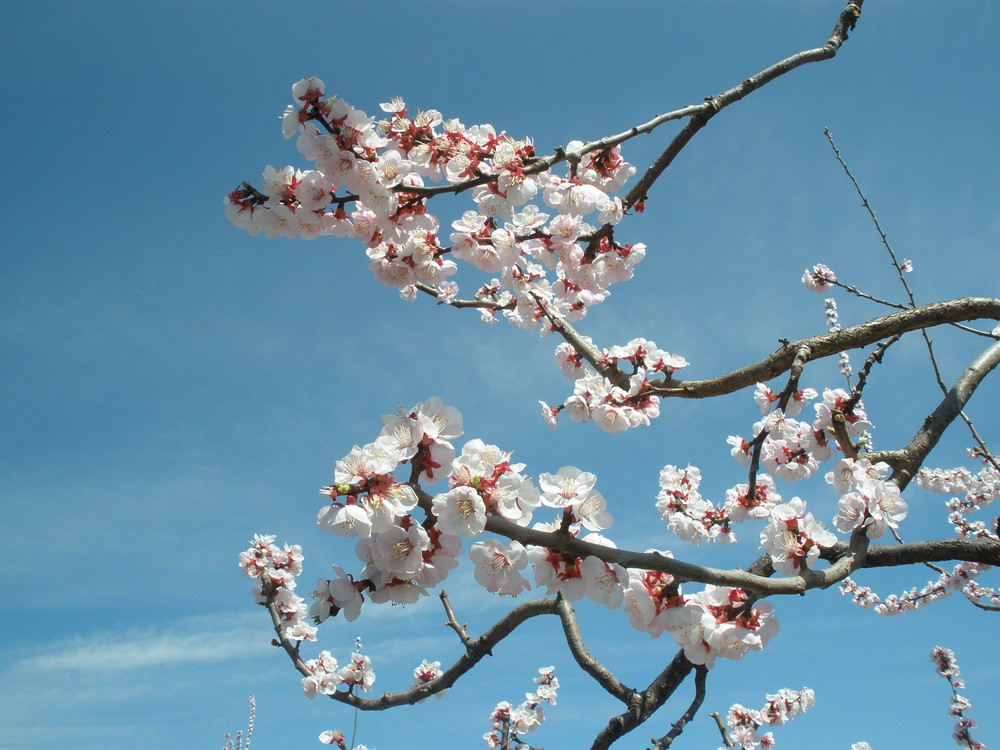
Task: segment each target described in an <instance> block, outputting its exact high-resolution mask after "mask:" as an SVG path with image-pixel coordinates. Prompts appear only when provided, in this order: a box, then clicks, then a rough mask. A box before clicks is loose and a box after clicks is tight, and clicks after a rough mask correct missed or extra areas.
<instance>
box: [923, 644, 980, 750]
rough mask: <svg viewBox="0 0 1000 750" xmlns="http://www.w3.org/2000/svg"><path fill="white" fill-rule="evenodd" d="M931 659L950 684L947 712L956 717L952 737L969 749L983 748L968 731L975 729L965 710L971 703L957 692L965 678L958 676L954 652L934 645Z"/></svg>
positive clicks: (978, 749)
mask: <svg viewBox="0 0 1000 750" xmlns="http://www.w3.org/2000/svg"><path fill="white" fill-rule="evenodd" d="M931 661H932V662H934V667H935V669H936V670H937V673H938V674H939V675H940V676H941V677H944V678H945V679H946V680H948V684H949V685H950V686H951V708H950V709H949V711H948V713H949V714H950V715H951V716H954V717H955V718H957V719H958V721H957V722H956V724H955V731H954V732H953V733H952V735H951V736H952V739H954V740H955V742H956V743H957V744H958V745H959V746H961V747H965V748H968V749H969V750H985V748H986V745H984V744H983V743H982V742H977V741H976V740H974V739H972V734H971V733H970V731H969V730H971V729H975V727H976V722H975V721H973V720H972V719H971V718H970V717H968V716H966V712H967V711H968V710H969V709H970V708H972V704H971V703H970V702H969V700H968V699H967V698H965V697H964V696H962V695H959V693H958V691H959V690H961V689H962V688H964V687H965V680H963V679H962V678H961V677H959V675H960V674H961V671H960V670H959V668H958V662H957V661H955V654H954V652H953V651H952V650H951V649H947V648H942V647H941V646H935V647H934V649H933V650H932V651H931Z"/></svg>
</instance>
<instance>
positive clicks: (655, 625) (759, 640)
mask: <svg viewBox="0 0 1000 750" xmlns="http://www.w3.org/2000/svg"><path fill="white" fill-rule="evenodd" d="M649 551H650V552H658V551H657V550H649ZM659 554H665V555H666V556H670V555H669V553H662V552H660V553H659ZM625 611H626V612H627V613H628V616H629V622H630V623H631V624H632V627H634V628H636V629H637V630H641V631H643V632H646V633H649V634H650V635H651V636H652V637H653V638H658V637H659V636H660V635H662V634H663V633H664V632H669V633H670V634H671V635H672V636H673V638H674V641H675V642H676V643H677V645H678V646H680V647H681V648H683V649H684V655H685V656H686V657H687V658H688V659H689V660H690V661H691V662H692V663H694V664H704V665H705V666H706V667H708V668H709V669H711V667H712V666H713V665H714V664H715V659H716V658H717V657H722V658H723V659H736V660H738V659H742V658H743V657H744V656H746V654H747V653H749V652H750V651H760V650H762V649H763V648H764V646H766V645H767V642H768V641H770V640H771V638H773V637H774V636H775V635H776V634H777V632H778V627H779V626H778V620H777V618H775V616H774V608H773V607H772V606H771V605H770V604H768V603H767V602H754V601H753V600H752V599H751V598H750V597H749V596H748V595H747V594H746V592H745V591H743V590H742V589H738V588H729V587H721V586H706V587H705V590H704V591H701V592H699V593H697V594H692V595H686V594H684V593H683V591H682V590H681V587H680V585H678V584H677V583H676V582H675V581H674V580H673V577H672V576H670V575H668V574H666V573H659V572H656V571H648V570H630V571H629V585H628V589H627V591H626V592H625Z"/></svg>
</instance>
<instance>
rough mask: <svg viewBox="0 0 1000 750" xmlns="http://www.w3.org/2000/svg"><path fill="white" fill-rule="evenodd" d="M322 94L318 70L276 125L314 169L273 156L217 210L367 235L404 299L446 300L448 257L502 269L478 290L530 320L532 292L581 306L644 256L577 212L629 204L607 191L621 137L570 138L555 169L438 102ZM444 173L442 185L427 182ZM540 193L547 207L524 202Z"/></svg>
mask: <svg viewBox="0 0 1000 750" xmlns="http://www.w3.org/2000/svg"><path fill="white" fill-rule="evenodd" d="M324 97H325V86H324V84H323V82H322V81H321V80H320V79H318V78H306V79H302V80H300V81H298V82H297V83H296V84H295V85H294V86H292V98H293V100H294V102H295V103H294V104H293V105H290V106H289V107H288V108H287V109H286V110H285V113H284V116H283V118H282V131H283V133H284V135H285V137H286V138H291V137H293V136H295V135H298V139H297V146H298V150H299V151H300V152H301V154H302V155H303V156H304V157H305V158H306V159H307V160H309V161H311V162H314V166H315V169H313V170H307V171H302V170H297V169H295V168H293V167H284V168H281V169H275V168H274V167H271V166H268V167H267V168H266V169H265V171H264V181H263V184H262V187H261V190H257V189H255V188H253V187H252V186H250V185H248V184H247V183H244V184H243V185H241V186H240V187H239V188H237V189H236V190H234V191H232V192H231V193H229V194H228V195H227V196H226V198H225V200H224V204H225V208H226V215H227V217H228V218H229V219H230V220H231V221H232V222H233V223H234V224H235V225H236V226H237V227H240V228H242V229H245V230H246V231H248V232H249V233H251V234H254V235H256V234H259V233H261V232H263V233H264V234H266V235H267V236H268V237H279V236H282V237H304V238H307V239H314V238H316V237H320V236H323V235H335V236H350V237H356V238H358V239H360V240H361V241H362V242H364V243H365V245H367V248H368V250H367V253H368V257H369V258H370V260H371V264H370V267H371V270H372V272H373V273H374V274H375V277H376V278H377V279H378V280H379V281H381V282H383V283H385V284H390V285H392V286H395V287H397V288H398V289H400V291H401V293H402V294H403V296H404V297H406V298H412V297H413V296H414V295H415V290H416V285H417V284H425V285H428V286H430V287H435V288H436V290H437V291H438V293H439V294H440V295H442V296H443V297H444V299H445V300H450V299H453V298H454V296H455V294H456V293H457V291H458V290H457V286H456V285H455V284H454V282H446V279H447V278H448V277H450V276H452V275H454V274H455V273H456V271H457V270H458V265H457V263H456V260H458V261H464V262H467V263H469V264H471V265H473V266H475V267H476V268H477V269H479V270H480V271H484V272H486V273H490V274H499V277H498V278H497V279H495V280H494V281H493V282H491V283H489V284H486V285H484V286H483V287H482V288H481V289H480V291H479V293H478V296H479V298H480V299H481V300H483V301H487V302H489V303H491V306H489V307H487V308H484V309H483V314H484V317H486V318H490V319H492V317H493V315H494V313H495V312H496V310H502V311H503V315H504V317H506V318H507V319H508V320H509V321H510V322H512V323H514V324H515V325H518V326H522V327H527V328H534V327H536V326H538V325H539V322H540V321H541V322H542V326H543V327H545V323H544V320H543V318H542V316H541V315H540V313H539V304H540V303H541V304H544V305H545V306H546V308H547V309H548V310H550V311H552V312H555V313H556V314H558V315H560V316H562V317H564V318H566V319H570V320H572V319H578V318H581V317H583V315H585V314H586V310H587V308H588V307H589V306H591V305H594V304H598V303H599V302H601V301H603V300H604V299H605V298H607V296H608V294H609V291H608V287H609V286H611V285H612V284H614V283H617V282H619V281H624V280H627V279H629V278H631V276H632V272H633V268H634V267H635V265H636V264H637V263H638V262H639V261H641V260H642V258H643V256H644V254H645V248H644V246H642V245H641V244H640V245H621V244H619V243H617V242H615V241H614V240H613V238H612V235H611V233H610V232H608V231H606V230H605V231H603V232H598V231H597V228H596V227H594V226H592V225H590V224H588V223H587V222H586V221H585V217H588V216H590V215H592V214H594V215H595V217H596V220H597V221H598V222H599V224H600V225H601V226H603V227H606V228H611V227H613V226H614V225H615V224H617V223H618V222H619V221H620V220H621V218H622V216H623V214H624V206H623V204H622V201H621V199H620V198H618V197H613V196H612V194H613V193H615V192H617V191H619V190H620V189H621V187H622V186H623V185H624V184H625V182H626V181H627V180H628V179H629V178H630V177H631V176H632V175H633V174H635V167H633V166H632V165H631V164H629V163H628V162H626V161H625V160H624V159H622V157H621V153H620V147H617V146H616V147H614V148H605V149H598V150H593V151H589V152H587V153H579V152H580V151H581V150H582V149H583V146H584V144H583V143H582V142H580V141H571V142H570V143H568V144H567V146H566V148H565V152H566V153H567V154H568V155H571V156H573V158H572V159H567V164H568V165H569V166H568V171H567V172H566V174H565V175H563V176H560V175H556V174H555V173H554V172H552V170H551V169H541V168H540V167H535V168H533V165H534V164H535V163H536V162H537V159H536V157H535V153H534V148H533V146H532V143H531V141H530V140H515V139H513V138H510V137H509V136H507V135H506V134H505V133H503V132H500V133H497V132H496V130H495V129H494V128H493V126H491V125H474V126H465V125H463V124H462V123H461V122H459V121H458V120H454V119H452V120H445V119H444V118H443V116H442V115H441V113H440V112H438V111H436V110H428V111H425V112H417V113H416V114H415V115H413V116H412V117H411V116H410V115H409V110H408V109H407V108H406V105H405V103H404V102H403V101H402V100H401V99H398V98H397V99H394V100H393V101H391V102H386V103H383V104H382V105H381V109H382V112H383V113H384V119H381V120H376V118H374V117H371V116H369V115H367V114H365V113H364V112H363V111H361V110H359V109H356V108H355V107H353V106H351V105H350V104H348V103H347V102H345V101H343V100H341V99H337V98H335V97H331V98H324ZM442 181H444V182H446V183H448V185H447V186H442V188H441V189H439V190H437V191H434V190H430V191H429V190H427V189H426V188H427V187H428V183H440V182H442ZM459 184H463V186H464V184H469V186H470V187H471V188H472V189H471V190H470V191H469V193H470V195H471V197H472V200H473V201H474V203H475V209H474V210H469V211H466V212H465V213H464V214H463V215H462V217H461V218H460V219H458V220H456V221H453V222H452V224H451V227H452V229H453V230H454V232H453V233H452V234H451V235H450V238H449V240H450V242H451V245H450V246H442V245H441V243H440V241H439V235H440V234H441V222H440V221H439V219H438V218H437V217H436V216H434V215H433V214H431V213H430V212H428V210H427V198H428V197H429V195H431V194H433V193H434V192H452V191H453V190H452V189H451V187H450V186H457V185H459ZM539 197H540V198H541V200H542V202H544V204H545V206H546V207H548V208H549V209H550V210H551V211H552V212H553V213H552V215H550V214H548V213H543V212H542V211H541V210H540V208H539V206H538V205H537V204H535V203H532V202H531V201H533V200H535V199H537V198H539ZM452 258H454V260H453V259H452ZM550 273H551V276H550ZM446 284H447V286H445V285H446Z"/></svg>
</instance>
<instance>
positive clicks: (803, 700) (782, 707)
mask: <svg viewBox="0 0 1000 750" xmlns="http://www.w3.org/2000/svg"><path fill="white" fill-rule="evenodd" d="M766 699H767V700H766V703H764V707H763V708H761V709H760V710H755V709H750V708H746V707H745V706H741V705H740V704H739V703H737V704H735V705H734V706H732V707H731V708H730V709H729V713H728V714H727V716H726V724H728V725H729V739H730V741H731V742H732V743H733V744H734V745H735V746H736V747H739V748H741V750H753V748H757V747H774V746H775V744H777V743H776V742H775V741H774V733H773V732H767V733H766V734H764V735H763V736H761V735H759V734H758V730H759V729H760V728H761V727H763V726H764V725H765V724H766V725H768V726H772V727H774V726H780V725H782V724H786V723H788V722H789V721H791V720H792V719H794V718H795V717H796V716H798V715H799V714H801V713H804V712H805V711H808V710H809V709H810V708H812V707H813V705H814V704H815V702H816V697H815V694H814V693H813V691H812V690H810V689H809V688H802V690H788V689H787V688H782V689H781V690H779V691H778V692H777V693H776V694H774V695H768V696H766Z"/></svg>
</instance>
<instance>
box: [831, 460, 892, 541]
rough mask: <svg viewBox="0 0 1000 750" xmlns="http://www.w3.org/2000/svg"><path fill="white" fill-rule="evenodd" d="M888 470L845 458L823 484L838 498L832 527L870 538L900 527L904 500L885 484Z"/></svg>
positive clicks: (868, 462)
mask: <svg viewBox="0 0 1000 750" xmlns="http://www.w3.org/2000/svg"><path fill="white" fill-rule="evenodd" d="M890 471H891V469H890V467H889V464H886V463H876V464H872V463H871V461H869V460H868V459H866V458H859V459H852V458H844V459H841V460H840V461H838V462H837V463H836V464H835V466H834V470H833V471H831V472H829V473H827V475H826V481H827V482H828V483H830V484H831V485H833V489H834V490H835V491H836V492H837V493H838V494H839V495H840V496H841V497H840V501H839V502H838V503H837V511H838V512H837V517H836V518H835V519H834V520H833V525H834V526H836V527H837V528H838V529H839V530H840V531H842V532H844V533H845V534H850V533H851V532H852V531H854V530H855V529H857V528H863V529H864V530H865V533H866V534H867V536H868V538H869V539H878V538H879V537H880V536H882V535H883V534H884V533H885V532H886V529H896V528H899V522H900V521H902V520H903V519H904V518H906V514H907V512H908V508H907V506H906V501H905V500H903V498H902V497H901V496H900V494H899V487H897V486H896V485H895V484H892V483H890V482H886V481H884V479H885V477H887V476H889V472H890Z"/></svg>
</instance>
